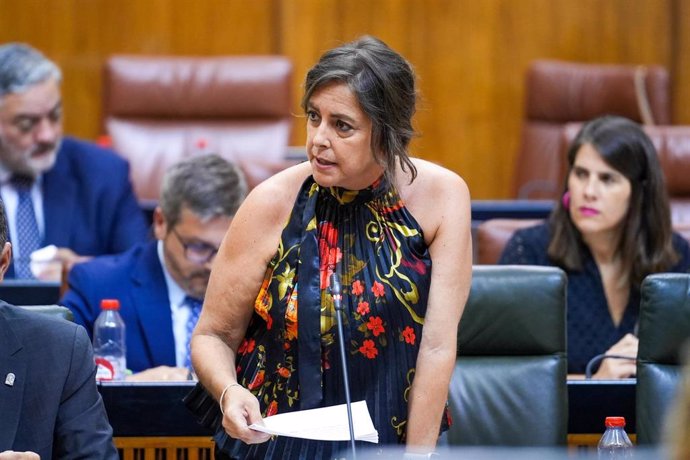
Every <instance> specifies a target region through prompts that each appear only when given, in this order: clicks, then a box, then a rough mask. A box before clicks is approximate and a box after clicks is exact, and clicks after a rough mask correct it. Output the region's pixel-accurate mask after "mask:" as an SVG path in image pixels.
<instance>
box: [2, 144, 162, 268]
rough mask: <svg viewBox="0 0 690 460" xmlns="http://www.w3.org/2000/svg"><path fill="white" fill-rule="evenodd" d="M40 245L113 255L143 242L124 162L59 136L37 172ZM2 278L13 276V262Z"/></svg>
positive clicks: (140, 215) (143, 227)
mask: <svg viewBox="0 0 690 460" xmlns="http://www.w3.org/2000/svg"><path fill="white" fill-rule="evenodd" d="M43 213H44V217H45V238H44V240H43V246H45V245H49V244H54V245H56V246H58V247H66V248H70V249H72V250H73V251H74V252H76V253H77V254H79V255H88V256H96V255H102V254H117V253H120V252H123V251H125V250H127V249H129V248H130V247H132V246H133V245H135V244H137V243H140V242H144V241H146V238H147V232H148V228H147V224H146V219H145V216H144V213H143V211H142V210H141V208H140V207H139V205H138V203H137V200H136V198H135V196H134V191H133V189H132V183H131V182H130V180H129V163H127V161H126V160H125V159H123V158H122V157H120V156H118V155H117V154H115V153H114V152H111V151H109V150H106V149H103V148H100V147H98V146H96V145H94V144H90V143H87V142H83V141H79V140H77V139H74V138H70V137H65V138H64V139H63V140H62V144H61V146H60V150H59V151H58V154H57V159H56V161H55V165H54V166H53V167H52V168H51V169H50V170H49V171H48V172H46V173H45V174H44V175H43ZM5 277H6V278H13V277H14V264H13V265H12V266H10V269H9V270H8V272H7V274H6V275H5Z"/></svg>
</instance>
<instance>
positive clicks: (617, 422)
mask: <svg viewBox="0 0 690 460" xmlns="http://www.w3.org/2000/svg"><path fill="white" fill-rule="evenodd" d="M604 425H606V427H607V428H608V427H614V426H621V427H622V426H625V417H606V421H605V422H604Z"/></svg>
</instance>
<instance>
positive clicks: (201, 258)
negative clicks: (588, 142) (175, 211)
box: [171, 228, 218, 265]
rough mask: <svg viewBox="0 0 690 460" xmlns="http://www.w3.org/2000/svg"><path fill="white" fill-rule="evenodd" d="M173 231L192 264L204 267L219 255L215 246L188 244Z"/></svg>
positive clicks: (198, 243) (200, 243)
mask: <svg viewBox="0 0 690 460" xmlns="http://www.w3.org/2000/svg"><path fill="white" fill-rule="evenodd" d="M171 231H172V233H173V234H174V235H175V236H176V237H177V241H179V242H180V244H181V245H182V247H183V248H184V256H185V257H186V258H187V260H188V261H190V262H193V263H195V264H199V265H203V264H205V263H207V262H208V261H210V260H211V259H213V258H214V257H215V256H216V254H217V253H218V248H217V247H215V246H213V245H210V244H208V243H204V242H203V241H192V242H191V243H188V242H186V241H184V240H183V239H182V237H181V236H180V234H179V233H177V231H175V229H174V228H173V229H172V230H171Z"/></svg>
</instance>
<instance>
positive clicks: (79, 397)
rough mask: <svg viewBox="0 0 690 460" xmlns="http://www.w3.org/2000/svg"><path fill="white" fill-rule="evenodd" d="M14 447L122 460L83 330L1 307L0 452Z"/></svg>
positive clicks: (47, 454) (65, 455) (44, 454)
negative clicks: (11, 377)
mask: <svg viewBox="0 0 690 460" xmlns="http://www.w3.org/2000/svg"><path fill="white" fill-rule="evenodd" d="M8 373H13V374H14V375H15V379H14V383H13V384H12V385H9V384H8V383H6V379H7V377H6V376H7V375H8ZM10 449H11V450H15V451H26V450H31V451H34V452H36V453H38V454H39V455H40V456H41V459H43V460H46V459H51V458H55V459H73V458H94V459H117V458H118V456H117V452H116V450H115V447H114V446H113V442H112V429H111V428H110V425H109V423H108V418H107V416H106V413H105V408H104V406H103V400H102V399H101V396H100V394H99V393H98V389H97V387H96V365H95V363H94V360H93V354H92V351H91V343H90V342H89V338H88V336H87V335H86V332H85V331H84V329H83V328H82V327H79V326H77V325H76V324H73V323H70V322H68V321H65V320H62V319H57V318H52V317H49V316H47V315H44V314H40V313H33V312H27V311H25V310H23V309H21V308H19V307H14V306H11V305H9V304H7V303H5V302H2V301H0V452H1V451H3V450H10Z"/></svg>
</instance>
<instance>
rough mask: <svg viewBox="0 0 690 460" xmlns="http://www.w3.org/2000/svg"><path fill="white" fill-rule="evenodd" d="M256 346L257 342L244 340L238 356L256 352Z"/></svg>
mask: <svg viewBox="0 0 690 460" xmlns="http://www.w3.org/2000/svg"><path fill="white" fill-rule="evenodd" d="M255 346H256V341H255V340H254V339H249V340H247V339H244V340H243V341H242V343H241V344H240V347H239V348H238V349H237V354H240V355H244V354H247V353H251V352H252V351H254V347H255Z"/></svg>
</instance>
